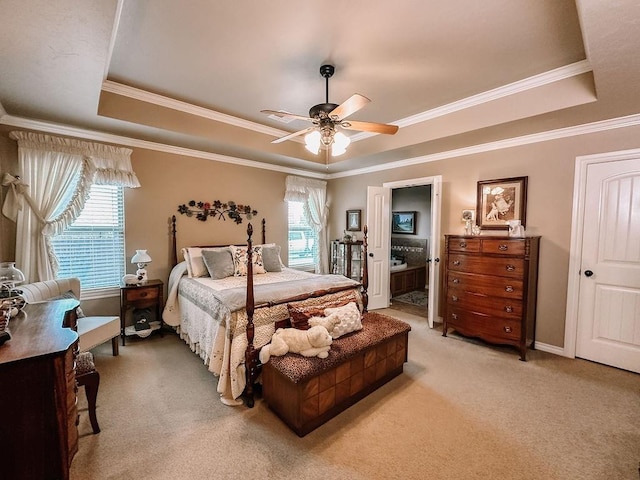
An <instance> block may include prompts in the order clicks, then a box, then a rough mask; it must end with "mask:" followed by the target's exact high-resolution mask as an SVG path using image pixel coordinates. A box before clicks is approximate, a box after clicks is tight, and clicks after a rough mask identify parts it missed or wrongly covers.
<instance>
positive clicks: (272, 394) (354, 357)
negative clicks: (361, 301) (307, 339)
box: [262, 312, 411, 437]
mask: <svg viewBox="0 0 640 480" xmlns="http://www.w3.org/2000/svg"><path fill="white" fill-rule="evenodd" d="M362 325H363V329H362V330H360V331H359V332H355V333H352V334H348V335H346V336H344V337H340V338H338V339H337V340H335V341H334V342H333V344H332V346H331V350H330V351H329V357H327V358H324V359H322V358H317V357H313V358H307V357H302V356H300V355H297V354H291V353H289V354H287V355H284V356H282V357H271V359H270V360H269V361H268V362H267V363H266V364H265V365H263V367H262V389H263V391H262V394H263V398H264V400H265V401H266V402H267V404H268V405H269V408H271V410H273V411H274V412H275V413H276V414H277V415H278V416H279V417H280V418H281V419H282V420H283V421H284V422H285V423H286V424H287V425H288V426H289V427H290V428H291V429H292V430H293V431H294V432H296V433H297V434H298V435H299V436H301V437H302V436H304V435H306V434H307V433H309V432H311V431H312V430H314V429H315V428H317V427H319V426H320V425H322V424H323V423H325V422H327V421H328V420H330V419H331V418H333V417H335V416H336V415H338V414H339V413H340V412H342V411H343V410H345V409H347V408H348V407H349V406H351V405H353V404H354V403H356V402H357V401H358V400H360V399H362V398H364V397H365V396H367V395H368V394H369V393H371V392H373V391H374V390H376V389H377V388H379V387H380V386H382V385H384V384H385V383H387V382H388V381H389V380H391V379H392V378H394V377H396V376H397V375H399V374H401V373H402V371H403V366H404V362H406V361H407V341H408V335H409V330H410V329H411V327H410V326H409V325H408V324H406V323H405V322H402V321H400V320H396V319H394V318H391V317H388V316H386V315H381V314H378V313H372V312H370V313H366V314H365V315H364V316H363V319H362Z"/></svg>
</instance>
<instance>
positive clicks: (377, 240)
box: [367, 175, 442, 328]
mask: <svg viewBox="0 0 640 480" xmlns="http://www.w3.org/2000/svg"><path fill="white" fill-rule="evenodd" d="M420 186H428V187H430V190H429V192H430V201H431V202H430V213H429V214H424V216H423V218H422V220H420V219H419V218H418V217H417V215H413V216H412V215H411V213H412V212H418V211H422V209H423V208H426V206H424V207H423V206H421V207H420V208H417V207H416V208H415V209H412V210H397V211H396V213H401V212H405V214H404V215H396V216H395V217H396V226H395V229H394V226H393V220H394V218H393V217H394V215H393V212H392V206H391V194H392V191H395V190H396V189H405V188H408V187H420ZM441 190H442V177H441V176H440V175H437V176H433V177H424V178H416V179H410V180H402V181H397V182H387V183H384V184H383V186H382V187H376V186H369V187H368V188H367V225H368V226H369V258H368V259H367V260H368V261H367V264H368V271H369V309H370V310H375V309H379V308H388V307H389V306H390V298H391V281H392V279H391V273H392V272H391V264H392V263H398V264H400V265H401V264H402V263H407V266H408V265H409V263H408V262H411V263H415V264H417V263H418V258H419V257H420V256H421V255H425V252H426V256H423V257H422V258H423V259H424V261H425V262H426V269H425V287H426V285H427V279H428V285H429V288H428V289H426V294H427V308H426V315H427V321H428V324H429V327H431V328H433V324H434V320H435V319H436V318H437V312H438V306H437V302H438V285H439V280H438V277H439V268H438V267H439V261H440V259H439V252H440V204H441ZM425 191H426V190H424V191H423V192H425ZM426 203H427V202H426V201H425V204H426ZM418 222H420V223H425V222H426V224H427V226H428V227H427V228H426V229H425V230H423V231H422V235H423V237H424V244H423V246H418V247H416V250H415V251H412V249H411V248H400V247H402V246H403V245H399V244H398V243H400V244H402V243H405V245H404V247H411V245H406V242H397V241H394V243H395V245H394V246H395V247H396V248H395V251H394V255H393V256H396V259H395V260H394V261H393V262H392V260H391V257H392V251H391V245H392V241H391V236H392V231H393V230H395V232H399V231H402V232H407V231H408V232H414V230H415V232H414V233H412V234H407V233H398V235H399V236H403V235H407V237H406V238H409V237H408V235H414V237H413V238H418V236H417V235H416V233H417V234H418V235H420V233H418V232H420V230H419V223H418ZM427 235H428V241H427V238H426V237H427ZM420 250H422V251H420ZM403 251H405V253H407V254H408V253H411V254H412V255H413V256H411V257H408V256H407V255H406V254H405V255H402V253H401V252H403ZM399 252H400V255H398V254H397V253H399ZM398 256H400V258H399V259H398V258H397V257H398ZM402 256H404V259H403V258H402ZM407 261H408V262H407ZM416 266H418V265H416ZM400 268H407V267H400ZM417 270H419V268H418V269H417ZM396 271H398V270H397V269H395V268H394V272H393V273H395V272H396ZM416 274H417V271H416ZM409 275H410V274H409ZM397 281H399V282H401V281H402V280H397Z"/></svg>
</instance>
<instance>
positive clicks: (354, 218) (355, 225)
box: [347, 210, 362, 232]
mask: <svg viewBox="0 0 640 480" xmlns="http://www.w3.org/2000/svg"><path fill="white" fill-rule="evenodd" d="M361 216H362V210H347V231H348V232H359V231H360V230H361Z"/></svg>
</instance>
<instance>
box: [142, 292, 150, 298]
mask: <svg viewBox="0 0 640 480" xmlns="http://www.w3.org/2000/svg"><path fill="white" fill-rule="evenodd" d="M147 295H148V293H147V292H140V296H141V297H146V296H147Z"/></svg>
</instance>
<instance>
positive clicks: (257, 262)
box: [229, 245, 267, 277]
mask: <svg viewBox="0 0 640 480" xmlns="http://www.w3.org/2000/svg"><path fill="white" fill-rule="evenodd" d="M229 248H230V249H231V255H232V256H233V269H234V271H233V274H234V275H235V276H236V277H246V276H247V247H238V246H236V245H231V246H230V247H229ZM251 264H252V267H253V274H254V275H255V274H257V273H267V271H266V270H265V269H264V264H263V262H262V246H260V245H258V246H256V247H252V255H251Z"/></svg>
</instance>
